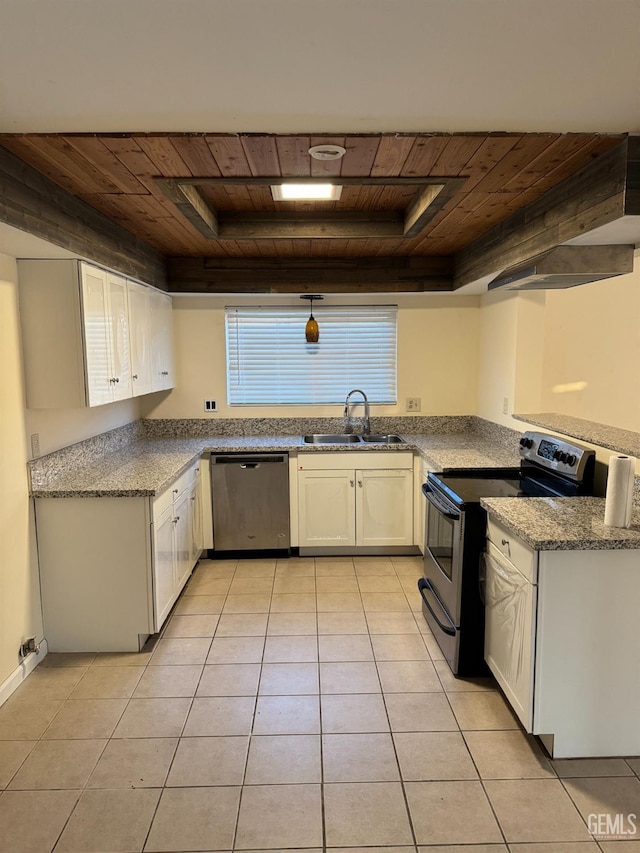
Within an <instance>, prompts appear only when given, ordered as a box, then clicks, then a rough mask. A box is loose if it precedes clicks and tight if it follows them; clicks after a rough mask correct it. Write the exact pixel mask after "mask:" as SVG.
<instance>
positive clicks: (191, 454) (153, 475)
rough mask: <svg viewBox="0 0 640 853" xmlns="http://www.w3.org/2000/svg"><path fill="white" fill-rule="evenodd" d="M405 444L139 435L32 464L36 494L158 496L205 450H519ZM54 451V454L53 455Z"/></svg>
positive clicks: (476, 441) (501, 460) (438, 454)
mask: <svg viewBox="0 0 640 853" xmlns="http://www.w3.org/2000/svg"><path fill="white" fill-rule="evenodd" d="M402 438H404V440H405V443H404V444H375V443H371V444H365V443H358V444H350V445H344V444H339V445H338V444H322V445H311V444H304V443H303V440H302V436H296V435H273V436H271V435H270V436H264V435H262V436H213V437H208V438H191V439H184V438H164V439H153V440H149V439H140V440H137V441H133V442H131V443H130V444H127V445H126V446H125V447H122V448H120V449H119V450H117V451H113V452H110V453H108V454H105V456H104V457H103V458H101V459H100V461H99V462H95V461H92V462H91V463H90V464H82V463H81V462H74V464H68V465H62V466H61V465H59V464H58V465H57V466H56V468H55V470H53V469H52V470H47V464H46V457H43V458H42V459H40V460H38V461H39V463H40V464H39V469H38V473H37V474H36V473H35V472H34V470H33V469H32V470H31V494H32V496H33V497H36V498H46V497H50V498H54V497H58V498H72V497H145V496H150V497H153V496H155V495H158V494H161V493H162V492H163V491H164V490H165V489H166V488H167V487H168V486H170V485H171V483H173V482H174V481H175V480H176V478H177V477H179V476H180V475H181V474H182V472H183V471H185V470H186V469H187V468H188V467H189V465H191V464H192V463H193V462H194V461H195V460H196V459H198V457H199V456H200V455H201V454H202V453H206V452H209V451H211V452H214V453H220V452H222V453H252V452H254V453H269V452H285V451H288V452H292V451H307V452H312V453H322V452H327V451H333V452H335V451H336V450H339V451H340V452H345V453H351V452H354V451H355V452H359V453H362V452H365V453H375V452H380V451H391V452H398V451H417V452H419V453H420V454H421V455H422V456H423V457H424V458H425V459H426V460H427V461H428V462H429V464H430V465H432V466H433V467H434V468H436V469H438V470H448V469H452V468H466V467H480V468H496V467H504V466H511V465H513V466H516V465H518V463H519V455H518V452H517V450H515V449H514V450H513V451H511V450H505V449H504V447H502V446H501V445H500V444H498V443H495V442H492V441H491V440H489V439H487V438H485V437H483V436H481V435H478V434H474V433H455V434H450V435H441V434H434V435H428V434H423V435H403V436H402ZM54 455H55V454H52V456H54Z"/></svg>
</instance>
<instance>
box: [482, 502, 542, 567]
mask: <svg viewBox="0 0 640 853" xmlns="http://www.w3.org/2000/svg"><path fill="white" fill-rule="evenodd" d="M487 537H488V538H489V539H490V541H491V542H492V543H493V545H495V547H496V548H497V549H498V551H500V553H501V554H504V556H505V557H506V558H507V559H508V560H510V561H511V562H512V563H513V565H514V566H515V567H516V568H517V569H518V571H519V572H521V573H522V574H523V575H524V576H525V577H526V578H527V580H529V581H531V582H532V583H536V582H537V576H538V555H537V552H536V551H534V549H533V548H531V547H530V546H529V545H527V544H526V542H523V541H522V539H520V538H519V537H518V536H516V534H515V533H514V532H513V531H512V530H509V528H508V527H505V526H504V525H503V524H501V523H500V522H499V521H496V519H495V518H493V517H492V516H489V519H488V522H487Z"/></svg>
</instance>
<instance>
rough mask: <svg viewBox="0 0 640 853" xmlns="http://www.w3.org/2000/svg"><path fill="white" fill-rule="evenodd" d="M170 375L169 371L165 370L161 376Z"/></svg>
mask: <svg viewBox="0 0 640 853" xmlns="http://www.w3.org/2000/svg"><path fill="white" fill-rule="evenodd" d="M168 375H169V371H168V370H163V371H162V372H161V373H160V376H168Z"/></svg>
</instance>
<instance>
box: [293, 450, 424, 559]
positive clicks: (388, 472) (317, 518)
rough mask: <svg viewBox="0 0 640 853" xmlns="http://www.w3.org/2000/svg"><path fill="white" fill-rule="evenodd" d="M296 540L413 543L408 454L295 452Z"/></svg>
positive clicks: (307, 544)
mask: <svg viewBox="0 0 640 853" xmlns="http://www.w3.org/2000/svg"><path fill="white" fill-rule="evenodd" d="M298 544H299V546H300V548H301V549H308V548H313V549H316V548H319V549H322V548H358V547H362V548H365V547H376V548H382V549H384V548H385V547H391V548H392V547H397V546H399V547H406V546H412V545H413V456H412V454H410V453H401V452H399V453H387V452H380V453H373V452H370V453H357V452H355V453H354V452H345V453H340V452H335V453H334V452H328V453H315V454H311V453H309V454H305V453H301V454H299V456H298Z"/></svg>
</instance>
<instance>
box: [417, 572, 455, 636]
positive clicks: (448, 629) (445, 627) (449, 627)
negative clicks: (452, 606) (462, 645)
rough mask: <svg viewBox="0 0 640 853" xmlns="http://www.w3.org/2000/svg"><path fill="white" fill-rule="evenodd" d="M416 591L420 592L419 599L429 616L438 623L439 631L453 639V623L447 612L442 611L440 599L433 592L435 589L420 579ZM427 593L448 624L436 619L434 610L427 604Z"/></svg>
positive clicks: (442, 606) (423, 579) (429, 582)
mask: <svg viewBox="0 0 640 853" xmlns="http://www.w3.org/2000/svg"><path fill="white" fill-rule="evenodd" d="M418 589H419V590H420V595H421V597H422V600H423V601H424V603H425V604H426V606H427V607H428V608H429V612H430V613H431V615H432V616H433V618H434V619H435V620H436V622H437V623H438V625H439V627H440V629H441V630H442V631H444V632H445V634H448V635H449V636H450V637H455V635H456V626H455V625H454V624H453V622H452V621H451V619H450V618H449V614H448V613H447V611H446V610H445V609H444V605H443V603H442V602H441V601H440V599H439V598H438V593H437V592H436V591H435V589H434V588H433V585H432V583H431V581H428V580H426V579H425V578H420V580H419V581H418ZM427 592H430V593H431V595H432V596H433V597H434V598H435V600H436V602H437V603H438V607H439V608H440V610H441V611H442V615H443V616H444V618H445V619H446V621H447V623H448V624H445V623H443V622H441V621H440V619H439V618H438V615H437V613H436V612H435V610H434V609H433V607H432V606H431V605H430V604H429V601H428V599H427V596H426V593H427Z"/></svg>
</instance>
